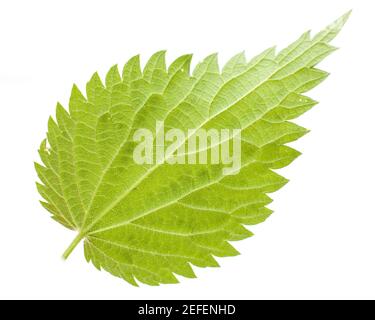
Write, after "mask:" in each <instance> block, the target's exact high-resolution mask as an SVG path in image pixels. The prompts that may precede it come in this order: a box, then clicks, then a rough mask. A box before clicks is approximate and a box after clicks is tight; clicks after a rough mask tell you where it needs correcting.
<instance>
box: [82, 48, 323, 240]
mask: <svg viewBox="0 0 375 320" xmlns="http://www.w3.org/2000/svg"><path fill="white" fill-rule="evenodd" d="M318 42H319V41H318ZM316 43H317V42H314V41H312V42H311V45H310V46H309V47H307V48H306V49H305V50H303V51H302V52H301V53H300V54H299V55H297V56H296V57H294V58H293V59H292V60H290V61H289V62H288V63H286V64H284V65H282V66H279V68H278V67H276V68H275V70H274V71H273V72H272V73H271V74H270V75H268V76H267V77H266V78H265V79H264V80H263V81H260V82H259V83H258V84H257V85H256V86H254V88H251V89H250V90H249V91H248V92H247V93H246V94H245V95H243V96H241V97H240V98H239V99H237V100H236V101H235V102H233V103H232V104H231V105H229V106H228V107H227V108H225V109H223V110H220V111H219V112H217V113H215V114H213V115H212V116H209V117H208V118H207V119H206V120H205V121H203V122H202V123H201V124H200V125H199V126H198V127H197V128H196V129H195V130H194V131H193V132H192V133H191V134H190V135H187V137H186V138H185V139H184V141H183V142H182V143H180V144H179V145H178V146H177V147H176V148H175V149H174V150H172V151H171V152H170V153H169V154H168V155H167V156H165V157H164V158H163V161H161V162H162V163H164V162H165V161H166V160H168V159H169V157H170V156H171V155H173V153H174V152H175V151H176V150H178V148H180V147H181V146H182V145H183V144H184V143H186V141H188V139H190V138H191V137H192V136H193V135H194V134H195V133H196V132H197V131H198V130H199V129H201V128H202V127H203V126H204V125H206V124H207V123H208V122H209V121H211V120H212V119H213V118H215V117H217V116H218V115H220V114H222V113H223V112H225V111H227V110H228V109H230V108H231V107H233V106H234V105H236V104H237V103H238V102H240V101H241V100H242V99H244V98H245V97H247V96H248V95H249V94H251V93H252V92H253V91H254V90H256V89H257V88H259V87H260V86H261V85H263V84H264V83H266V82H267V81H269V80H270V79H271V78H272V77H273V76H274V75H275V74H276V73H277V72H279V71H280V70H282V69H283V68H285V67H287V66H288V65H290V64H291V63H293V62H294V61H296V60H297V59H298V58H299V57H301V56H302V55H303V54H305V53H306V52H307V51H308V50H310V49H311V48H312V47H313V46H314V45H315V44H316ZM267 59H268V58H266V60H267ZM263 60H264V59H260V60H259V61H258V62H257V63H256V64H255V65H253V66H251V68H254V67H255V66H257V65H258V64H259V63H260V62H261V61H263ZM268 60H270V59H268ZM273 62H275V63H277V62H276V61H274V60H273ZM276 66H277V64H276ZM248 71H249V69H247V70H245V71H244V72H243V73H241V74H239V75H237V76H236V77H235V78H238V77H240V76H241V75H242V74H244V73H245V72H248ZM235 78H233V79H235ZM233 79H230V80H229V81H231V80H233ZM224 85H225V84H223V86H224ZM223 86H222V87H223ZM215 96H216V95H215ZM212 101H213V100H212ZM212 101H211V103H212ZM270 110H272V109H270ZM270 110H267V112H269V111H270ZM263 116H264V114H262V115H261V116H260V117H259V118H258V119H256V120H255V121H257V120H259V119H260V118H261V117H263ZM160 165H161V164H159V163H158V164H156V165H154V166H153V167H151V168H150V169H149V170H147V171H146V173H145V174H143V175H141V176H140V178H139V179H138V180H136V181H135V183H133V184H132V185H131V186H130V187H129V188H128V189H126V190H125V191H124V192H123V193H121V194H120V195H119V196H118V197H117V198H116V199H115V200H114V201H113V202H112V203H111V204H109V205H108V206H107V207H105V208H104V209H103V210H102V211H101V212H100V213H99V214H98V216H97V218H96V219H94V220H93V221H92V223H91V224H89V225H88V227H86V228H85V229H84V231H83V232H84V233H87V232H88V231H89V230H90V228H91V227H92V226H94V225H95V224H96V223H97V222H98V221H99V220H100V219H102V218H103V217H104V216H105V215H106V214H107V213H108V212H109V211H111V210H112V209H113V208H114V207H115V206H116V205H117V204H118V203H119V202H121V201H122V200H123V199H124V198H125V197H126V196H127V195H128V194H129V193H130V192H131V191H133V189H135V188H136V187H137V186H139V184H141V183H142V182H143V180H144V179H145V178H147V177H148V176H149V175H150V174H152V173H153V172H154V171H155V170H156V169H157V168H159V167H160ZM128 222H129V221H128ZM124 223H126V222H124Z"/></svg>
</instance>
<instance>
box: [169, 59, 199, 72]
mask: <svg viewBox="0 0 375 320" xmlns="http://www.w3.org/2000/svg"><path fill="white" fill-rule="evenodd" d="M192 58H193V55H192V54H185V55H182V56H180V57H178V58H177V59H175V60H174V61H173V62H172V63H171V64H170V66H169V68H168V74H170V75H173V74H175V73H177V72H178V71H182V72H185V73H186V74H190V64H191V60H192Z"/></svg>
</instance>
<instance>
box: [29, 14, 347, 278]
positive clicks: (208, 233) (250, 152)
mask: <svg viewBox="0 0 375 320" xmlns="http://www.w3.org/2000/svg"><path fill="white" fill-rule="evenodd" d="M348 16H349V13H348V14H346V15H344V16H342V17H341V18H339V19H338V20H337V21H335V22H334V23H333V24H331V25H330V26H328V27H327V28H326V29H324V30H323V31H322V32H320V33H318V34H317V35H315V36H314V37H311V36H310V34H309V33H304V34H303V35H302V36H301V37H300V38H299V39H297V40H296V41H295V42H294V43H292V44H291V45H290V46H288V47H287V48H285V49H283V50H281V51H280V52H279V53H278V54H276V53H275V50H274V48H271V49H268V50H265V51H264V52H262V53H261V54H259V55H258V56H256V57H255V58H253V59H252V60H250V61H247V59H246V58H245V55H244V53H240V54H238V55H236V56H234V57H233V58H232V59H230V60H229V61H228V62H227V64H226V65H225V66H224V67H223V69H222V70H220V68H219V65H218V62H217V55H216V54H213V55H210V56H208V57H207V58H205V59H204V60H203V61H201V62H200V63H198V64H197V66H196V67H195V68H194V70H193V71H190V65H191V59H192V56H191V55H184V56H181V57H179V58H177V59H176V60H175V61H173V62H172V63H171V64H170V65H169V66H168V67H167V65H166V62H165V52H164V51H160V52H157V53H155V54H154V55H153V56H152V57H151V58H150V59H149V60H148V62H147V63H146V65H145V67H144V68H143V70H142V69H141V67H140V59H139V56H135V57H133V58H131V59H130V60H129V61H128V62H127V63H126V64H125V67H124V69H123V70H122V73H120V72H119V70H118V68H117V66H114V67H112V68H111V69H110V70H109V72H108V74H107V76H106V78H105V81H104V83H103V81H102V80H101V79H100V77H99V76H98V74H97V73H95V74H94V75H93V76H92V78H91V79H90V81H89V82H88V83H87V86H86V94H85V95H84V94H83V93H81V91H80V90H79V89H78V88H77V86H73V89H72V92H71V97H70V101H69V110H68V111H67V110H65V109H64V108H63V107H62V106H61V105H60V104H58V105H57V108H56V120H54V119H52V118H50V119H49V122H48V133H47V139H46V140H43V142H42V143H41V146H40V149H39V153H40V158H41V160H42V162H43V165H40V164H36V165H35V168H36V171H37V173H38V176H39V178H40V181H41V183H38V184H37V187H38V190H39V193H40V195H41V196H42V197H43V198H44V201H42V202H41V203H42V205H43V206H44V207H45V208H46V209H47V210H48V211H49V212H50V213H51V214H52V217H53V219H55V220H56V221H58V222H59V223H61V224H62V225H63V226H65V227H67V228H68V229H71V230H75V231H77V232H78V235H77V236H76V238H75V239H74V241H73V242H72V244H71V245H70V246H69V248H68V249H67V251H66V252H65V253H64V257H65V258H67V257H68V256H69V254H70V253H71V252H72V251H73V249H74V248H75V247H76V245H77V244H78V243H79V242H80V241H81V240H83V241H84V252H85V257H86V259H87V261H91V262H92V263H93V265H94V266H95V267H97V268H98V269H104V270H106V271H108V272H110V273H111V274H113V275H115V276H117V277H121V278H123V279H124V280H126V281H128V282H129V283H131V284H133V285H137V283H138V282H143V283H145V284H149V285H158V284H161V283H176V282H178V280H177V278H176V276H175V275H182V276H184V277H188V278H193V277H195V274H194V271H193V269H192V265H195V266H198V267H217V266H218V263H217V262H216V260H215V258H214V256H216V257H226V256H235V255H237V254H238V252H237V251H236V249H234V248H233V247H232V245H231V244H229V241H237V240H242V239H245V238H248V237H250V236H252V233H251V232H250V231H248V229H246V228H245V227H244V225H254V224H257V223H260V222H263V221H264V220H265V219H266V218H267V217H268V216H269V215H270V214H271V210H269V209H268V208H267V207H266V206H267V205H268V204H269V203H270V202H271V199H270V197H269V196H268V194H269V193H271V192H274V191H276V190H278V189H280V188H281V187H282V186H283V185H285V183H286V182H287V180H286V179H285V178H283V177H282V176H280V175H279V174H277V173H276V172H275V169H279V168H282V167H285V166H287V165H288V164H290V163H291V162H292V161H293V160H294V159H295V158H296V157H298V156H299V154H300V153H299V152H298V151H296V150H294V149H293V148H291V147H290V146H288V145H287V144H288V143H290V142H292V141H294V140H296V139H298V138H300V137H302V136H303V135H304V134H305V133H306V132H307V130H306V129H304V128H302V127H300V126H298V125H297V124H295V123H293V122H291V121H290V120H293V119H294V118H296V117H298V116H300V115H301V114H303V113H304V112H306V111H307V110H309V109H310V108H311V107H313V106H314V105H315V104H316V102H315V101H314V100H312V99H310V98H309V97H307V96H305V95H304V93H305V92H306V91H308V90H310V89H312V88H314V87H315V86H316V85H318V84H319V83H320V82H322V81H323V80H324V79H325V78H326V77H327V75H328V74H327V73H326V72H325V71H322V70H319V69H317V68H316V67H315V66H316V65H317V63H319V62H320V61H321V60H323V59H324V58H325V57H326V56H327V55H329V54H330V53H331V52H333V51H334V50H335V48H334V47H332V46H331V45H330V44H329V42H330V41H331V40H332V39H333V38H334V37H335V36H336V35H337V33H338V32H339V31H340V29H341V27H342V26H343V24H344V23H345V22H346V20H347V18H348ZM157 121H159V122H163V124H164V129H163V130H169V129H173V128H177V129H180V130H181V131H182V132H186V133H187V135H186V136H185V140H184V141H183V142H186V141H187V140H188V139H190V138H191V136H192V135H193V134H194V133H196V132H197V131H198V130H200V129H205V130H210V129H223V128H226V129H228V130H232V131H231V132H234V131H233V130H234V129H237V130H238V129H240V133H241V159H240V160H241V165H240V170H239V172H237V174H233V172H232V174H224V170H223V168H224V167H226V166H227V165H226V164H224V163H213V162H212V163H210V162H209V161H208V162H207V163H203V164H190V163H185V164H183V163H177V164H170V163H167V160H168V159H170V158H172V157H173V156H175V155H176V152H177V150H180V151H181V144H179V145H173V146H172V147H171V148H170V149H169V150H170V151H169V153H168V152H165V153H164V154H162V156H160V154H159V156H158V157H159V158H158V159H156V161H155V162H153V163H143V164H139V163H136V162H135V161H134V157H133V154H134V152H135V149H136V147H137V144H136V143H135V141H134V139H133V137H134V135H135V134H136V132H137V130H138V129H148V130H150V132H153V133H154V134H155V136H157V135H158V134H159V133H160V130H161V129H160V128H159V129H158V127H157V126H156V123H157ZM189 134H190V135H189ZM229 138H233V139H234V134H232V136H230V137H229ZM155 139H156V138H155ZM229 140H230V139H227V141H221V142H220V144H222V145H223V144H224V143H229V142H228V141H229ZM233 141H234V140H233ZM151 142H155V141H153V140H152V141H151ZM233 143H234V142H233ZM230 144H232V142H231V143H230ZM155 145H156V144H155ZM222 145H221V146H220V147H222ZM169 146H171V144H170V145H169ZM167 147H168V146H167V145H165V146H160V145H158V146H155V147H154V146H153V147H152V148H154V149H153V150H152V151H155V150H156V149H157V148H159V149H160V148H164V151H165V148H167ZM207 149H210V150H212V149H213V146H212V145H211V146H210V147H209V148H207ZM182 150H183V152H182V155H183V156H192V154H190V155H189V154H188V151H187V150H186V149H184V148H183V149H182ZM198 151H199V152H202V151H204V150H201V149H200V150H198ZM206 151H209V150H206ZM196 155H197V151H196V154H194V153H193V156H196ZM209 160H210V159H209ZM211 160H212V159H211Z"/></svg>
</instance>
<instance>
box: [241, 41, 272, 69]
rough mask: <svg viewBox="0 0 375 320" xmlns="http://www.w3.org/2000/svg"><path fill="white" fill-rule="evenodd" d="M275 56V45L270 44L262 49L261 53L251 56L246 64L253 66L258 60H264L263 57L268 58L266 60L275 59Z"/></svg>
mask: <svg viewBox="0 0 375 320" xmlns="http://www.w3.org/2000/svg"><path fill="white" fill-rule="evenodd" d="M275 57H276V46H272V47H270V48H268V49H266V50H264V51H262V52H261V53H259V54H258V55H256V56H255V57H254V58H252V59H251V60H250V61H249V63H248V66H249V67H251V66H254V65H256V64H257V63H258V62H259V61H261V60H264V59H266V60H267V59H268V60H275Z"/></svg>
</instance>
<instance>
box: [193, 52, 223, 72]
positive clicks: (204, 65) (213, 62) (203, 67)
mask: <svg viewBox="0 0 375 320" xmlns="http://www.w3.org/2000/svg"><path fill="white" fill-rule="evenodd" d="M206 72H207V73H217V74H219V73H220V68H219V62H218V54H217V53H216V52H215V53H212V54H210V55H209V56H207V57H206V58H204V59H203V61H201V62H199V63H198V64H197V65H196V67H195V69H194V71H193V77H195V78H200V77H201V76H202V75H203V74H204V73H206Z"/></svg>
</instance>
